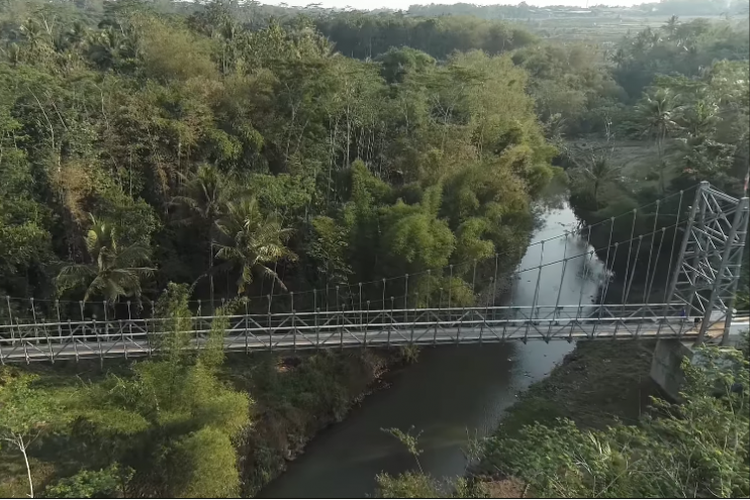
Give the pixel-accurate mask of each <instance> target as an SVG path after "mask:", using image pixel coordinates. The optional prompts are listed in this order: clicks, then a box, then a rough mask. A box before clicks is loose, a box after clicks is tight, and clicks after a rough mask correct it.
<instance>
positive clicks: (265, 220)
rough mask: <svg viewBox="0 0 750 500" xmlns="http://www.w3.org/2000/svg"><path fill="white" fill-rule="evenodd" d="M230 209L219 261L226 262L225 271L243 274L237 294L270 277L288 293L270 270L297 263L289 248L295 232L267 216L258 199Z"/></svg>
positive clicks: (221, 225) (223, 226) (221, 227)
mask: <svg viewBox="0 0 750 500" xmlns="http://www.w3.org/2000/svg"><path fill="white" fill-rule="evenodd" d="M226 208H227V211H226V216H225V217H223V218H222V220H221V221H220V222H219V224H218V229H219V231H220V234H221V241H220V242H219V243H217V245H216V246H217V248H218V251H217V252H216V257H217V258H219V259H222V260H223V261H225V264H224V265H223V266H222V267H224V268H225V269H227V270H229V269H232V268H234V269H239V270H240V273H239V274H240V276H239V278H238V279H237V294H238V295H239V294H242V293H244V292H245V289H246V288H247V285H249V284H250V283H252V282H253V275H254V274H259V275H261V276H269V277H271V279H273V280H274V282H275V283H278V284H279V285H280V286H281V287H282V289H284V290H286V287H285V286H284V283H283V282H282V281H281V279H279V276H278V274H276V271H274V270H272V269H271V268H270V267H268V266H269V265H270V264H275V263H277V262H278V261H280V260H282V259H284V258H287V259H290V260H296V258H297V256H296V255H295V254H294V253H293V252H292V251H291V250H289V249H288V248H287V247H286V243H287V241H289V237H290V236H291V234H292V230H291V229H290V228H284V227H282V224H281V220H280V219H279V218H278V217H277V216H276V214H272V215H269V216H264V215H263V214H262V213H261V212H260V208H259V207H258V202H257V200H256V199H255V198H244V199H242V200H240V201H239V202H229V203H227V207H226Z"/></svg>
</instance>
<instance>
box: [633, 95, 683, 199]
mask: <svg viewBox="0 0 750 500" xmlns="http://www.w3.org/2000/svg"><path fill="white" fill-rule="evenodd" d="M678 111H679V106H678V105H677V101H676V96H675V95H674V94H672V92H671V91H670V90H669V89H663V88H659V89H656V91H655V92H653V93H652V94H644V96H643V98H642V99H641V100H640V101H639V102H638V104H636V106H635V114H636V117H637V118H636V119H637V120H638V122H637V125H636V126H637V127H638V128H639V131H640V134H641V135H642V136H647V137H650V138H651V139H652V140H653V141H654V143H655V144H656V150H657V154H658V172H659V188H660V189H661V192H662V193H664V192H665V190H666V180H665V173H666V172H665V170H666V163H665V161H664V141H666V139H667V137H668V136H669V134H670V132H672V131H673V130H675V129H676V128H677V122H676V121H675V120H676V114H677V112H678Z"/></svg>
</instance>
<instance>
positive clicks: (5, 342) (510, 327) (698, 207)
mask: <svg viewBox="0 0 750 500" xmlns="http://www.w3.org/2000/svg"><path fill="white" fill-rule="evenodd" d="M691 196H692V198H691ZM749 218H750V202H749V201H748V198H747V196H745V197H743V198H740V199H737V198H733V197H731V196H729V195H727V194H725V193H723V192H721V191H718V190H717V189H715V188H713V187H711V186H710V185H709V184H708V183H706V182H703V183H701V184H700V185H698V186H696V187H695V188H694V189H690V190H686V191H680V192H679V193H674V194H672V195H669V196H667V197H665V198H663V199H661V200H658V201H656V202H654V203H651V204H649V205H645V206H642V207H639V208H637V209H635V210H632V211H630V212H627V213H624V214H620V215H618V216H614V217H610V218H609V219H606V220H603V221H601V222H598V223H596V224H592V225H588V226H583V227H581V228H579V229H578V230H577V231H564V232H563V233H561V234H559V235H556V236H553V237H550V238H545V239H540V240H537V241H534V242H532V243H531V244H530V245H529V249H528V250H527V256H528V255H530V254H532V252H538V255H539V259H538V262H535V263H533V264H531V265H528V266H523V265H522V266H520V268H519V269H516V270H515V271H514V272H512V273H511V275H510V277H507V276H506V277H505V278H504V273H503V271H502V269H501V267H502V266H501V265H500V264H499V262H502V258H503V255H502V254H500V253H498V254H495V256H494V259H492V258H490V259H487V260H485V261H483V262H479V261H476V260H475V261H472V262H464V263H455V264H452V265H449V266H447V267H446V268H444V269H430V270H425V271H422V272H419V273H415V274H411V275H408V274H407V275H403V276H398V277H391V278H387V279H382V280H379V281H374V282H369V283H358V284H356V285H353V286H347V287H340V286H337V287H332V288H327V289H326V290H307V291H304V292H284V293H279V294H275V295H274V294H270V295H263V296H260V297H256V298H254V299H253V300H250V301H248V302H244V304H242V305H240V308H242V307H244V311H243V312H241V313H237V311H236V309H237V308H236V307H235V308H233V310H234V312H232V313H226V314H224V315H221V316H216V315H214V314H212V313H204V309H208V310H209V311H213V310H212V309H210V308H207V307H205V306H204V305H203V304H201V303H200V301H198V302H197V303H193V305H196V306H197V307H195V309H194V311H193V313H192V318H191V320H190V321H189V327H184V326H183V330H182V331H184V330H185V328H186V329H187V330H188V331H187V332H185V333H186V335H187V336H189V346H190V347H192V348H195V349H200V348H201V347H202V346H204V345H206V343H207V342H209V341H210V339H212V338H214V337H213V336H212V325H215V322H216V321H217V319H221V320H222V322H223V324H222V327H221V330H222V331H223V332H224V334H223V340H221V342H223V345H224V348H225V350H226V351H239V352H247V353H250V352H257V351H296V350H309V349H332V348H338V349H345V348H357V347H359V348H367V347H391V346H409V345H446V344H448V345H456V344H472V343H479V344H481V343H493V342H508V341H514V340H521V341H523V342H527V341H528V340H543V341H545V342H549V341H552V340H567V341H569V342H570V341H574V340H580V339H590V340H595V339H610V340H618V339H635V338H653V339H679V340H682V341H691V342H694V343H696V344H700V343H703V342H705V341H707V340H711V339H714V340H721V341H722V342H725V341H726V340H727V337H728V335H729V333H728V332H729V331H730V328H731V326H732V322H733V321H736V322H745V323H747V318H746V317H744V316H743V317H737V316H736V314H735V311H734V309H733V298H734V296H735V294H736V292H737V288H738V285H739V277H740V270H741V266H742V255H743V248H744V245H745V240H746V237H747V230H748V219H749ZM623 228H624V229H623ZM623 231H624V233H625V236H624V238H621V239H620V240H619V241H618V240H616V239H615V235H616V234H623ZM607 235H608V236H607ZM584 236H585V243H584ZM597 245H598V246H597ZM561 247H562V252H560V248H561ZM545 251H546V252H547V255H549V254H550V253H552V254H553V255H554V254H560V253H561V254H562V257H561V258H558V259H552V260H549V259H548V260H545ZM533 256H534V257H535V256H536V253H533ZM493 260H494V262H493ZM459 274H460V275H461V276H462V278H465V279H466V282H467V286H468V282H471V296H472V300H471V301H469V302H468V303H467V301H466V294H462V297H463V298H461V297H459V296H458V295H459V293H458V292H459V290H458V289H456V288H455V287H454V285H453V284H454V282H455V281H454V278H455V277H456V276H458V275H459ZM522 279H525V280H526V283H534V288H533V295H532V296H530V297H520V296H519V295H520V294H513V293H511V297H510V305H497V302H498V299H501V298H502V297H499V295H502V294H503V292H502V287H501V286H500V283H502V282H505V283H517V282H519V281H520V280H522ZM571 281H573V282H574V285H575V287H574V288H575V289H577V290H578V292H577V295H578V297H577V300H576V301H574V303H565V302H563V300H568V301H570V299H569V297H570V295H571V294H570V293H569V292H570V282H571ZM446 284H447V285H448V286H445V285H446ZM566 290H567V292H568V293H566ZM564 295H565V296H566V297H568V298H566V299H563V296H564ZM635 296H637V297H638V300H633V297H635ZM506 298H507V297H506ZM504 301H505V302H507V300H504ZM571 302H572V301H571ZM258 304H261V305H262V306H263V310H260V311H258ZM5 306H6V307H5V308H4V309H5V311H4V312H2V311H0V362H2V363H3V364H5V363H13V362H25V363H30V362H35V361H51V362H54V361H56V360H76V361H77V360H80V359H87V358H99V359H102V360H103V359H105V358H115V357H125V358H129V357H139V356H151V355H155V354H158V352H159V349H160V344H161V340H162V339H163V338H164V337H165V336H166V335H168V334H170V332H173V331H174V328H175V326H174V325H175V321H174V319H173V318H165V317H159V315H158V314H156V313H155V312H154V310H153V308H152V309H151V311H150V313H149V311H145V310H143V309H141V308H136V307H134V306H133V305H131V303H129V302H127V303H124V304H118V305H116V306H115V307H112V306H111V305H107V304H99V305H98V307H97V304H94V303H86V304H84V303H83V302H76V303H71V302H64V301H39V300H34V299H19V298H12V297H7V298H6V304H5Z"/></svg>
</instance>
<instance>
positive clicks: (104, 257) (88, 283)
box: [57, 215, 154, 304]
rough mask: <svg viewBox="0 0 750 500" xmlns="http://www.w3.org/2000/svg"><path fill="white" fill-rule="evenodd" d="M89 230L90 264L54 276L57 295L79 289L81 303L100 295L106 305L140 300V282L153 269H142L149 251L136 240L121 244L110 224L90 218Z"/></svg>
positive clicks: (62, 271) (114, 227) (70, 268)
mask: <svg viewBox="0 0 750 500" xmlns="http://www.w3.org/2000/svg"><path fill="white" fill-rule="evenodd" d="M90 218H91V229H89V231H88V234H87V235H86V250H87V252H88V257H89V260H90V261H91V263H89V264H75V265H70V266H66V267H64V268H63V269H62V270H61V271H60V274H58V276H57V286H58V293H61V294H62V293H64V292H65V291H67V290H69V289H72V288H76V287H79V286H82V287H83V288H85V293H84V295H83V300H84V301H87V300H89V299H91V298H93V297H96V296H102V297H104V298H105V300H106V301H107V302H108V303H109V304H114V303H115V302H117V301H118V300H119V299H120V298H121V297H134V298H135V299H136V300H138V301H140V298H141V279H142V278H144V277H148V276H150V275H151V274H152V273H153V271H154V269H153V268H150V267H146V266H145V264H147V263H148V262H149V260H150V258H149V248H148V246H147V245H144V244H143V243H142V242H139V241H136V242H134V243H131V244H130V245H121V244H120V242H119V236H118V232H117V229H116V226H115V224H114V223H113V222H110V221H107V220H100V219H97V218H96V217H94V216H93V215H90Z"/></svg>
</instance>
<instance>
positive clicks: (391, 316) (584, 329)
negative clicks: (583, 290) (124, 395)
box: [0, 304, 694, 363]
mask: <svg viewBox="0 0 750 500" xmlns="http://www.w3.org/2000/svg"><path fill="white" fill-rule="evenodd" d="M214 319H215V318H213V317H210V316H198V317H193V318H192V320H191V327H190V331H189V332H188V334H189V337H190V339H191V345H192V346H193V347H196V348H199V347H200V346H201V345H203V344H204V343H205V342H206V339H207V338H208V336H209V333H210V332H211V325H212V322H213V320H214ZM226 320H227V321H228V327H227V328H226V329H225V331H224V334H225V338H224V345H225V349H226V350H228V351H237V350H244V351H246V352H250V351H257V350H296V349H318V348H330V347H336V346H338V347H341V348H344V347H356V346H361V347H368V346H373V347H375V346H392V345H428V344H434V345H437V344H449V343H455V344H461V343H476V342H478V343H482V342H505V341H510V340H523V341H527V340H535V339H536V340H544V341H547V342H548V341H550V340H556V339H565V340H568V341H572V340H576V339H584V338H585V339H596V338H612V339H617V338H638V337H654V338H682V337H686V336H690V335H691V334H692V333H691V332H693V331H694V322H693V318H689V317H686V316H684V313H683V312H682V306H680V305H675V304H625V305H620V304H617V305H608V304H604V305H582V306H579V305H572V306H570V305H567V306H558V307H555V306H537V307H533V308H532V307H531V306H514V307H511V306H495V307H463V308H450V309H448V308H424V309H379V310H367V309H364V310H359V309H356V310H349V311H345V310H341V311H315V312H309V311H306V312H291V313H272V314H248V315H232V316H227V317H226ZM169 329H170V320H169V319H164V318H150V319H132V320H121V319H119V320H110V321H96V320H91V321H67V322H56V323H55V322H50V323H37V324H16V325H1V326H0V361H2V362H3V363H5V362H6V361H7V362H10V361H22V362H23V361H26V362H29V361H32V360H42V359H46V360H52V361H54V360H55V359H60V358H63V359H65V358H68V359H70V358H75V359H79V358H81V357H102V358H104V357H114V356H123V355H124V356H126V357H127V356H129V355H132V356H139V355H151V354H153V353H154V352H155V351H157V350H158V348H159V347H158V345H159V339H160V338H163V337H164V336H165V335H167V334H168V333H169Z"/></svg>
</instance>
